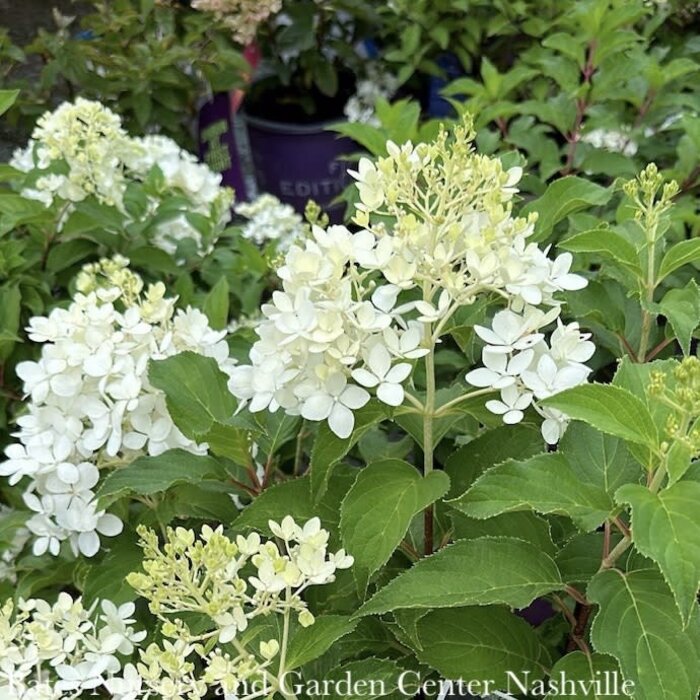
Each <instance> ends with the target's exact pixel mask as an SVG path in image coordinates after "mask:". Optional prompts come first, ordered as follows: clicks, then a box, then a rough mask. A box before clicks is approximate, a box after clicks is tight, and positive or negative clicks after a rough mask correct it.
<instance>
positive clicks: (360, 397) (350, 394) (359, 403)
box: [340, 384, 370, 410]
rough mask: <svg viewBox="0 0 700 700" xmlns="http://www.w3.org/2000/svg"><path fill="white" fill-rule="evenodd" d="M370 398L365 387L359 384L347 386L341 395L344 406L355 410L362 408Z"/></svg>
mask: <svg viewBox="0 0 700 700" xmlns="http://www.w3.org/2000/svg"><path fill="white" fill-rule="evenodd" d="M369 399H370V396H369V394H368V393H367V392H366V391H365V390H364V389H361V388H360V387H359V386H354V385H353V384H350V385H349V386H347V387H346V388H345V391H344V392H343V393H342V394H341V396H340V402H341V403H342V404H343V405H344V406H347V407H348V408H352V409H354V410H357V409H358V408H362V407H363V406H364V405H365V404H366V403H367V402H368V401H369Z"/></svg>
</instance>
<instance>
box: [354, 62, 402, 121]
mask: <svg viewBox="0 0 700 700" xmlns="http://www.w3.org/2000/svg"><path fill="white" fill-rule="evenodd" d="M398 87H399V82H398V80H397V79H396V76H395V75H392V74H391V73H387V72H384V71H381V70H379V69H378V68H377V67H376V66H375V65H372V64H370V65H369V67H368V68H367V78H366V79H364V80H358V82H357V86H356V88H355V94H354V95H353V96H352V97H351V98H350V99H349V100H348V101H347V102H346V103H345V107H344V108H343V113H344V114H345V116H346V117H347V120H348V121H350V122H359V123H361V124H369V125H370V126H380V122H379V119H378V118H377V115H376V112H375V108H376V105H377V100H379V99H380V98H381V99H384V100H387V101H388V100H390V99H391V98H392V97H393V96H394V95H395V94H396V90H397V89H398Z"/></svg>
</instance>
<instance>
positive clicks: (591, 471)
mask: <svg viewBox="0 0 700 700" xmlns="http://www.w3.org/2000/svg"><path fill="white" fill-rule="evenodd" d="M559 452H561V453H562V454H563V455H565V456H566V460H567V462H568V463H569V465H570V466H571V469H572V470H573V472H574V474H576V476H577V477H578V478H579V479H581V481H586V482H588V483H589V484H593V485H594V486H597V487H598V488H601V489H603V490H604V491H605V492H606V493H607V494H609V495H610V496H613V497H614V495H615V492H616V491H617V489H618V488H619V487H620V486H622V485H623V484H628V483H630V482H638V481H639V479H640V477H641V475H642V471H643V470H642V468H641V466H640V464H639V463H638V462H637V460H636V459H635V458H634V457H633V456H632V454H631V453H630V451H629V450H628V449H627V446H626V445H625V442H624V441H623V440H621V439H620V438H617V437H614V436H613V435H607V434H605V433H602V432H600V431H599V430H596V429H595V428H593V427H591V426H590V425H588V424H586V423H581V422H579V421H575V422H573V423H572V424H571V425H570V426H569V427H568V428H567V429H566V433H564V437H563V438H562V440H561V442H560V444H559Z"/></svg>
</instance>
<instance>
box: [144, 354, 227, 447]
mask: <svg viewBox="0 0 700 700" xmlns="http://www.w3.org/2000/svg"><path fill="white" fill-rule="evenodd" d="M148 379H149V381H150V382H151V384H153V386H155V387H156V388H157V389H161V390H162V391H163V392H165V398H166V404H167V406H168V412H169V413H170V416H171V417H172V419H173V421H174V422H175V425H177V427H178V428H179V429H180V430H181V431H182V433H183V434H184V435H186V436H187V437H189V438H191V439H192V440H198V439H200V438H201V436H202V435H204V434H205V433H207V432H208V431H209V430H211V428H212V426H213V425H214V423H225V422H226V421H228V420H229V419H230V418H231V417H232V416H233V414H234V412H235V410H236V399H235V398H234V397H233V395H232V394H231V392H230V391H229V390H228V387H227V380H228V377H227V375H226V374H224V373H223V372H222V371H221V370H220V369H219V366H218V364H217V363H216V360H214V359H213V358H211V357H204V356H203V355H197V354H196V353H194V352H181V353H180V354H179V355H174V356H173V357H168V358H166V359H165V360H151V362H150V363H149V367H148Z"/></svg>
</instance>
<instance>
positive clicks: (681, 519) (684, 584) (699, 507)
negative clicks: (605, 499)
mask: <svg viewBox="0 0 700 700" xmlns="http://www.w3.org/2000/svg"><path fill="white" fill-rule="evenodd" d="M617 501H618V502H619V503H629V504H630V506H631V507H632V523H631V526H632V540H633V542H634V546H635V547H636V548H637V549H638V550H639V551H640V552H641V553H642V554H643V555H644V556H646V557H649V558H650V559H653V560H654V561H655V562H656V563H657V564H658V565H659V568H660V569H661V573H662V574H663V575H664V578H665V579H666V581H667V582H668V585H669V587H670V588H671V590H672V591H673V595H674V596H675V598H676V602H677V603H678V607H679V609H680V611H681V616H682V618H683V622H684V623H685V624H687V623H688V622H689V620H690V618H691V616H692V614H693V610H694V609H695V607H696V605H697V602H696V601H697V593H698V586H700V484H699V483H697V482H695V481H681V482H678V483H676V484H674V485H673V486H671V487H670V488H668V489H665V490H663V491H661V492H660V493H656V494H654V493H651V491H649V489H647V488H644V487H643V486H639V485H636V484H628V485H627V486H623V487H622V488H621V489H620V490H619V491H618V492H617Z"/></svg>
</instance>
